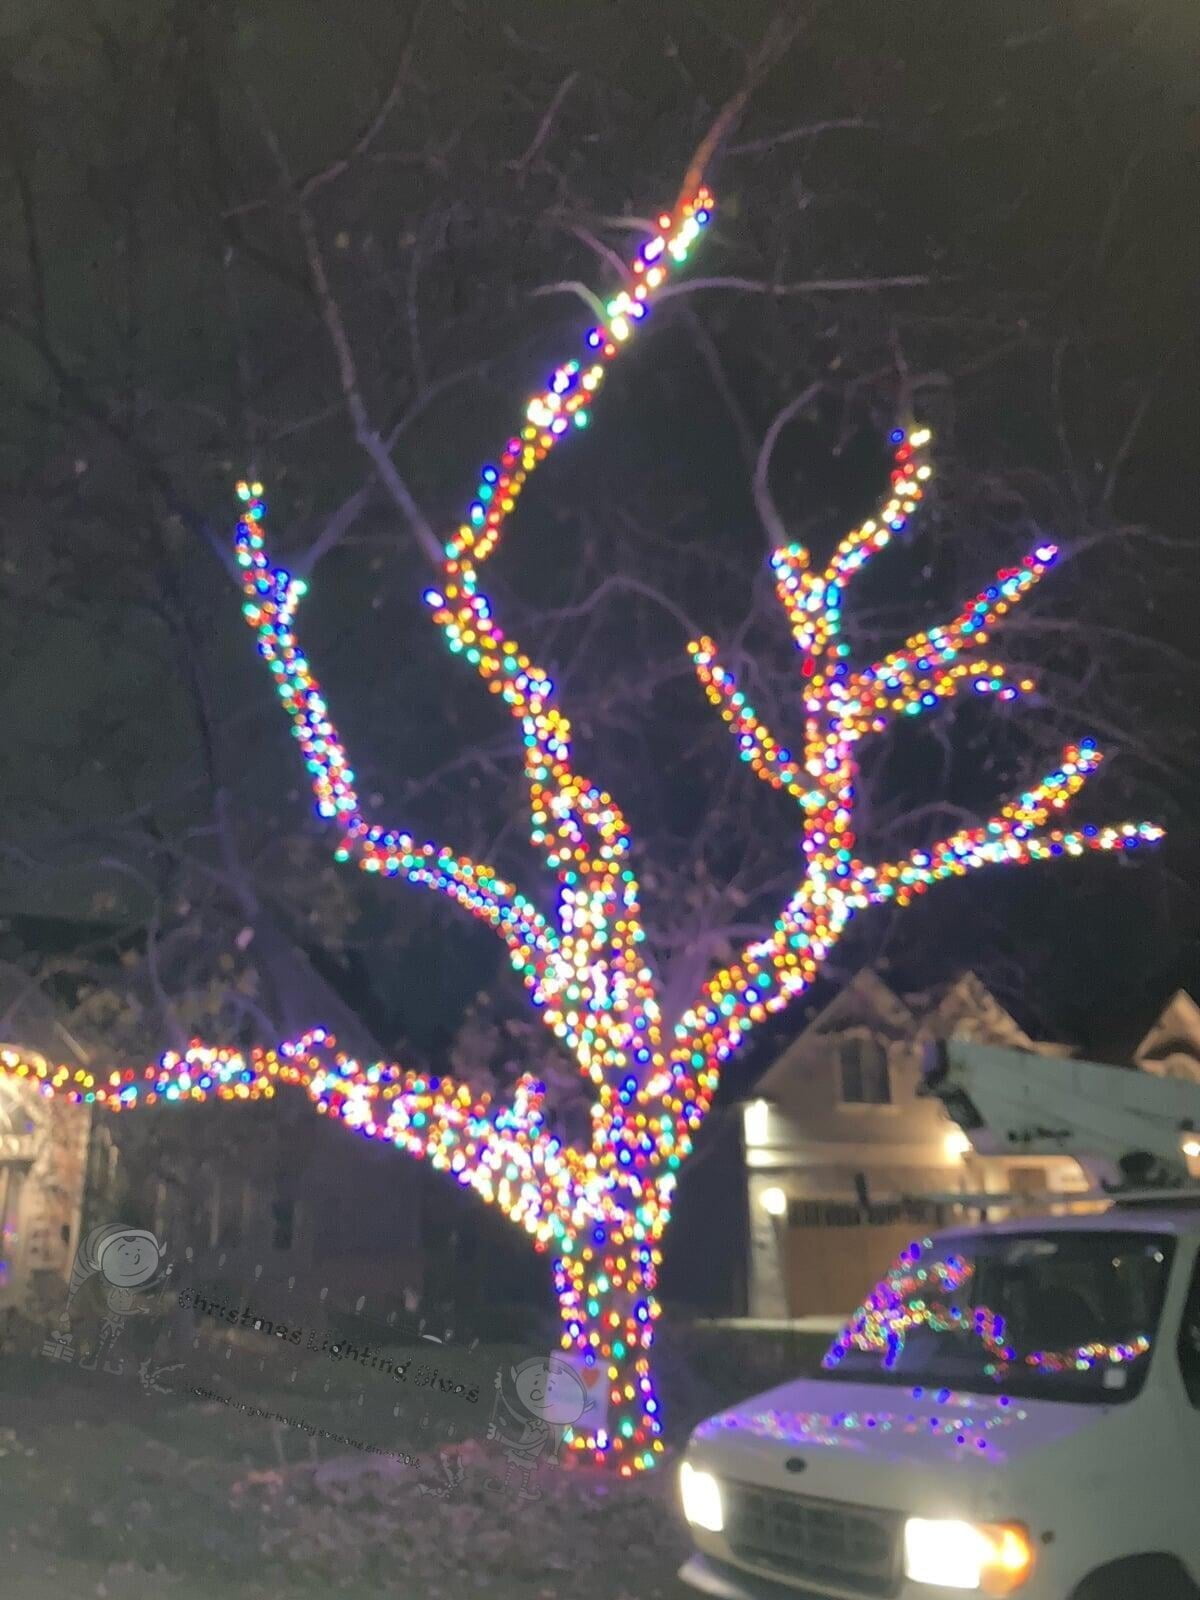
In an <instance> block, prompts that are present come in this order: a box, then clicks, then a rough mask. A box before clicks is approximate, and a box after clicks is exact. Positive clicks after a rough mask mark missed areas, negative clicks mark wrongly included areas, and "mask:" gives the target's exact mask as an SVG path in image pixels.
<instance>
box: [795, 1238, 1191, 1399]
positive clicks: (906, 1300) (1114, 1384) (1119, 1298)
mask: <svg viewBox="0 0 1200 1600" xmlns="http://www.w3.org/2000/svg"><path fill="white" fill-rule="evenodd" d="M1174 1247H1175V1246H1174V1240H1173V1239H1172V1238H1171V1237H1170V1236H1169V1235H1165V1234H1163V1235H1157V1234H1144V1233H1120V1232H1111V1233H1101V1232H1092V1231H1090V1230H1088V1231H1083V1230H1080V1231H1077V1232H1067V1231H1063V1232H1061V1233H1045V1232H1041V1233H1028V1234H1014V1233H997V1234H963V1235H960V1236H953V1235H943V1236H941V1237H939V1238H938V1239H936V1240H929V1239H926V1240H924V1241H923V1242H921V1243H920V1244H913V1245H911V1246H910V1247H909V1248H908V1249H907V1250H905V1251H904V1252H903V1253H902V1254H901V1255H900V1257H899V1259H898V1260H897V1261H896V1263H895V1265H894V1266H893V1267H892V1269H891V1271H890V1272H889V1273H888V1275H887V1277H886V1278H885V1279H884V1280H883V1282H882V1283H880V1284H878V1285H877V1286H876V1289H875V1292H874V1293H873V1294H872V1295H871V1296H870V1297H869V1298H868V1299H867V1300H866V1301H865V1302H864V1304H863V1305H862V1306H860V1307H859V1309H858V1311H857V1312H856V1313H855V1315H854V1317H853V1319H852V1320H851V1321H850V1323H849V1324H848V1325H847V1327H846V1328H845V1329H844V1330H843V1332H842V1333H841V1334H840V1335H839V1336H838V1338H837V1339H835V1340H834V1342H833V1344H832V1345H831V1346H830V1348H829V1351H828V1352H827V1354H826V1356H825V1359H824V1361H823V1363H822V1366H823V1368H824V1371H825V1373H826V1374H828V1375H830V1376H836V1377H839V1378H852V1379H853V1380H854V1381H856V1382H862V1381H864V1380H866V1381H868V1382H876V1383H892V1384H903V1385H921V1386H926V1387H941V1386H944V1387H946V1388H954V1389H966V1390H968V1391H974V1392H977V1393H986V1392H999V1393H1003V1394H1011V1395H1022V1396H1025V1397H1028V1398H1034V1397H1041V1398H1043V1399H1048V1400H1075V1401H1094V1402H1099V1403H1102V1404H1106V1405H1108V1404H1112V1403H1114V1402H1120V1401H1124V1400H1129V1399H1132V1398H1133V1396H1134V1395H1136V1394H1137V1392H1138V1390H1139V1389H1140V1388H1141V1386H1142V1384H1143V1382H1144V1381H1145V1377H1146V1372H1147V1370H1148V1368H1149V1364H1150V1358H1151V1355H1152V1352H1153V1348H1154V1341H1155V1338H1156V1335H1157V1332H1158V1322H1159V1316H1160V1313H1161V1311H1162V1303H1163V1295H1164V1293H1165V1290H1166V1283H1167V1275H1168V1273H1169V1272H1170V1269H1171V1259H1172V1255H1173V1253H1174Z"/></svg>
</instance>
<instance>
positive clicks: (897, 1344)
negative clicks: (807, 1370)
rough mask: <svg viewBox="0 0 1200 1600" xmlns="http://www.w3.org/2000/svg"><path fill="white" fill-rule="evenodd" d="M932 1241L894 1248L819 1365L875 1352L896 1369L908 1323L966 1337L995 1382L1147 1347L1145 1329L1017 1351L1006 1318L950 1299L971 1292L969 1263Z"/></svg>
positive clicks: (1115, 1360) (1083, 1367) (1116, 1362)
mask: <svg viewBox="0 0 1200 1600" xmlns="http://www.w3.org/2000/svg"><path fill="white" fill-rule="evenodd" d="M932 1246H933V1241H932V1239H923V1240H921V1242H920V1243H919V1244H918V1243H914V1244H912V1245H910V1246H909V1247H908V1249H907V1250H903V1251H901V1253H900V1256H899V1258H898V1259H897V1261H896V1263H895V1264H894V1266H892V1268H891V1269H890V1270H889V1272H888V1274H887V1277H886V1278H884V1279H883V1281H882V1282H881V1283H878V1284H877V1285H876V1286H875V1289H874V1290H873V1292H872V1293H871V1294H870V1295H868V1297H867V1299H866V1300H865V1301H864V1302H863V1304H862V1305H861V1306H860V1307H859V1309H858V1310H857V1311H856V1312H855V1314H854V1316H853V1317H852V1318H851V1319H850V1321H849V1322H848V1323H847V1324H846V1326H845V1328H844V1329H843V1330H842V1332H841V1333H839V1334H838V1336H837V1338H836V1339H835V1340H834V1341H833V1343H832V1344H831V1345H830V1347H829V1349H828V1350H827V1351H826V1353H825V1356H824V1358H823V1360H822V1363H821V1365H822V1366H823V1367H825V1368H826V1370H827V1371H832V1370H833V1369H835V1368H836V1367H838V1366H840V1365H841V1363H842V1362H843V1361H844V1360H845V1359H846V1357H847V1355H848V1354H849V1353H850V1352H851V1351H852V1350H856V1351H860V1352H862V1353H864V1354H868V1355H877V1356H878V1357H879V1358H880V1363H881V1365H882V1366H884V1367H885V1368H893V1367H895V1366H896V1364H897V1362H898V1360H899V1359H900V1356H901V1355H902V1354H903V1352H904V1345H905V1341H906V1339H907V1337H908V1335H909V1333H910V1332H912V1330H913V1329H914V1328H929V1329H930V1330H932V1331H933V1332H934V1333H965V1334H972V1335H974V1337H975V1338H977V1339H978V1340H979V1342H980V1343H981V1344H982V1346H983V1348H984V1349H985V1350H986V1351H987V1353H988V1355H989V1357H990V1358H991V1359H990V1360H989V1361H988V1362H987V1363H986V1364H985V1366H984V1371H985V1373H987V1375H988V1376H989V1377H994V1378H995V1379H996V1380H997V1382H1000V1381H1002V1380H1003V1379H1004V1378H1005V1377H1006V1376H1008V1375H1011V1373H1012V1370H1013V1368H1014V1367H1018V1368H1019V1367H1027V1368H1029V1369H1031V1370H1036V1371H1040V1372H1071V1371H1073V1372H1087V1371H1090V1370H1091V1369H1092V1368H1093V1367H1099V1366H1104V1367H1113V1366H1121V1365H1125V1364H1127V1363H1129V1362H1131V1361H1137V1360H1139V1359H1140V1358H1141V1357H1142V1356H1144V1355H1145V1354H1146V1353H1147V1351H1148V1350H1149V1349H1150V1340H1149V1338H1147V1337H1146V1336H1145V1335H1144V1334H1139V1335H1137V1337H1135V1338H1134V1339H1131V1340H1128V1341H1124V1342H1117V1343H1113V1344H1106V1343H1104V1342H1103V1341H1100V1342H1096V1343H1093V1344H1088V1345H1079V1346H1072V1347H1071V1348H1069V1349H1066V1350H1031V1351H1028V1352H1026V1353H1025V1354H1024V1355H1021V1354H1020V1353H1019V1352H1018V1351H1017V1350H1016V1349H1015V1348H1014V1347H1013V1346H1012V1345H1011V1344H1010V1343H1009V1342H1008V1340H1007V1339H1006V1338H1005V1319H1004V1318H1003V1317H1002V1316H999V1315H998V1314H997V1313H996V1312H994V1311H992V1310H990V1309H989V1308H988V1307H987V1306H974V1307H971V1308H970V1309H967V1308H965V1307H963V1306H961V1305H956V1304H955V1303H954V1300H955V1298H958V1299H961V1298H962V1296H963V1291H964V1290H967V1291H969V1289H970V1285H971V1281H972V1279H973V1278H974V1276H975V1266H974V1263H973V1262H970V1261H965V1260H963V1258H962V1257H960V1256H956V1255H953V1254H951V1255H947V1256H945V1257H942V1258H939V1257H937V1256H930V1254H929V1252H930V1250H931V1248H932Z"/></svg>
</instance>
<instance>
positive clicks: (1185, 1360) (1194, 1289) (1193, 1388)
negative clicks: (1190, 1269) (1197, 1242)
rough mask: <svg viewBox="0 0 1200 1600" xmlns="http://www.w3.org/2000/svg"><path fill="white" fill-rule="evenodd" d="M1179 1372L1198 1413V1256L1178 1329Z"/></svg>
mask: <svg viewBox="0 0 1200 1600" xmlns="http://www.w3.org/2000/svg"><path fill="white" fill-rule="evenodd" d="M1179 1370H1180V1372H1181V1373H1182V1375H1183V1386H1184V1388H1185V1389H1186V1390H1187V1397H1188V1399H1189V1400H1190V1401H1191V1402H1192V1404H1193V1406H1195V1407H1196V1409H1197V1410H1198V1411H1200V1256H1198V1257H1197V1259H1196V1270H1195V1272H1194V1274H1193V1276H1192V1286H1191V1288H1190V1289H1189V1290H1188V1297H1187V1304H1186V1305H1185V1306H1184V1308H1183V1321H1182V1322H1181V1324H1180V1327H1179Z"/></svg>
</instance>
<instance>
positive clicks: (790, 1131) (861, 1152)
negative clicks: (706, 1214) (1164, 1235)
mask: <svg viewBox="0 0 1200 1600" xmlns="http://www.w3.org/2000/svg"><path fill="white" fill-rule="evenodd" d="M952 1036H953V1037H957V1038H969V1039H975V1040H978V1041H979V1042H981V1043H986V1044H994V1045H1000V1046H1003V1047H1005V1048H1008V1049H1015V1050H1027V1051H1033V1052H1036V1053H1040V1054H1062V1053H1064V1052H1063V1050H1062V1048H1061V1047H1060V1046H1057V1045H1045V1044H1039V1043H1036V1042H1035V1041H1034V1040H1032V1039H1030V1038H1029V1037H1028V1036H1027V1035H1026V1034H1025V1033H1024V1032H1023V1031H1022V1030H1021V1028H1020V1027H1019V1026H1018V1025H1017V1023H1016V1022H1015V1021H1014V1020H1013V1018H1012V1017H1011V1016H1010V1015H1009V1014H1008V1012H1007V1011H1005V1010H1004V1008H1003V1007H1002V1006H1001V1005H1000V1004H999V1003H998V1002H997V1001H996V999H995V998H994V997H993V996H992V995H991V994H990V993H989V991H988V990H987V988H986V987H985V986H984V985H983V984H982V983H981V982H980V980H979V979H978V978H977V977H976V976H975V975H974V974H973V973H966V974H964V975H963V976H962V977H960V978H959V979H958V980H957V981H956V982H954V983H952V984H951V985H949V987H947V988H945V989H943V990H941V991H938V992H935V993H931V994H922V995H906V996H901V995H899V994H897V993H895V992H894V991H893V990H892V989H891V988H890V987H889V986H888V984H887V983H886V982H885V981H884V980H883V978H881V977H880V976H879V974H878V973H876V972H873V971H871V970H869V969H868V970H864V971H862V972H860V973H858V974H857V976H856V977H855V978H854V979H852V981H851V982H850V983H848V984H847V985H846V986H845V988H844V989H842V990H841V992H840V993H839V994H838V995H837V997H836V998H835V999H834V1000H833V1001H832V1002H831V1003H830V1004H829V1005H828V1006H826V1007H825V1009H824V1010H823V1011H821V1012H820V1013H819V1014H818V1015H817V1016H816V1017H814V1018H813V1019H812V1020H811V1021H810V1022H809V1023H808V1025H807V1027H806V1028H805V1029H804V1031H803V1033H801V1034H800V1035H799V1036H798V1037H797V1038H796V1039H795V1040H793V1042H792V1043H791V1045H789V1047H788V1048H787V1049H786V1050H785V1051H784V1052H783V1054H782V1055H781V1056H780V1057H779V1058H778V1059H777V1060H776V1061H775V1062H774V1064H773V1065H772V1066H771V1067H769V1068H768V1069H767V1071H766V1073H764V1075H763V1076H762V1077H761V1078H760V1079H759V1080H758V1082H757V1084H756V1085H755V1089H754V1098H753V1099H752V1100H750V1101H748V1102H746V1103H745V1104H744V1105H743V1106H742V1108H741V1109H742V1151H743V1161H744V1182H745V1189H746V1201H745V1204H746V1216H747V1221H748V1229H749V1261H748V1272H747V1290H746V1300H747V1306H746V1310H747V1314H748V1315H750V1316H752V1317H757V1318H768V1319H773V1318H787V1317H797V1316H808V1315H822V1316H824V1315H836V1314H840V1313H843V1312H846V1311H848V1310H850V1309H852V1308H853V1306H854V1305H856V1304H857V1302H858V1300H859V1299H860V1298H861V1295H862V1292H863V1288H864V1286H865V1285H866V1284H867V1283H869V1282H874V1281H875V1280H876V1279H877V1278H878V1277H880V1276H881V1275H882V1273H883V1272H884V1270H885V1269H886V1267H887V1266H888V1264H889V1262H890V1261H891V1260H892V1259H893V1258H894V1257H895V1255H896V1254H897V1253H898V1251H899V1250H900V1249H901V1248H903V1246H904V1245H906V1244H907V1243H909V1241H910V1240H911V1239H912V1237H913V1232H914V1228H918V1229H919V1228H920V1227H923V1226H932V1225H936V1224H937V1223H938V1222H939V1221H941V1220H942V1219H943V1217H948V1216H949V1215H951V1214H953V1212H954V1210H955V1208H954V1207H953V1205H952V1202H950V1201H948V1200H946V1201H940V1202H939V1201H937V1200H932V1199H922V1198H920V1197H929V1196H952V1195H954V1194H956V1193H957V1194H980V1193H994V1194H1006V1193H1010V1192H1021V1193H1029V1194H1039V1193H1046V1194H1052V1193H1061V1192H1066V1191H1070V1190H1072V1189H1074V1190H1078V1189H1082V1188H1084V1187H1086V1184H1085V1182H1084V1179H1083V1175H1082V1173H1081V1172H1080V1170H1079V1168H1078V1166H1077V1165H1076V1163H1075V1162H1074V1161H1071V1160H1069V1159H1065V1158H1037V1157H1029V1156H1019V1157H1016V1158H1008V1157H982V1156H978V1155H976V1154H975V1153H974V1151H972V1149H971V1146H970V1143H969V1141H968V1140H967V1138H966V1136H965V1135H964V1134H963V1133H962V1132H961V1130H960V1129H959V1128H958V1127H957V1126H956V1124H955V1123H953V1122H952V1121H951V1120H950V1118H949V1117H948V1115H947V1113H946V1112H945V1110H944V1109H943V1107H942V1105H941V1103H940V1102H939V1101H938V1100H935V1099H923V1098H918V1096H917V1087H918V1085H919V1083H920V1081H921V1076H922V1069H921V1058H922V1052H923V1047H924V1046H925V1045H926V1043H927V1042H929V1041H932V1040H937V1039H947V1038H950V1037H952Z"/></svg>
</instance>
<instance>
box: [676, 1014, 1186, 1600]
mask: <svg viewBox="0 0 1200 1600" xmlns="http://www.w3.org/2000/svg"><path fill="white" fill-rule="evenodd" d="M923 1092H925V1093H929V1094H935V1095H937V1096H939V1097H940V1098H941V1099H942V1101H943V1103H944V1104H945V1105H946V1107H947V1109H948V1110H949V1112H950V1114H951V1115H952V1116H953V1117H954V1118H955V1119H956V1120H957V1121H958V1122H959V1123H960V1125H961V1126H962V1127H963V1128H964V1129H965V1130H966V1132H967V1133H968V1134H969V1135H970V1137H971V1139H972V1142H973V1144H974V1145H975V1147H976V1149H978V1150H980V1151H981V1152H983V1153H992V1152H996V1151H999V1150H1009V1151H1011V1150H1014V1149H1020V1150H1023V1151H1026V1152H1028V1153H1030V1154H1039V1155H1041V1154H1045V1155H1061V1154H1067V1155H1071V1156H1073V1157H1074V1158H1075V1159H1076V1160H1077V1161H1078V1162H1079V1163H1080V1165H1081V1166H1082V1167H1083V1168H1084V1170H1085V1172H1086V1173H1088V1175H1089V1177H1090V1178H1091V1179H1092V1180H1093V1181H1094V1182H1095V1183H1097V1185H1098V1189H1097V1191H1096V1193H1095V1198H1098V1199H1101V1200H1104V1199H1108V1198H1110V1197H1111V1203H1110V1204H1108V1206H1107V1208H1106V1209H1104V1210H1103V1211H1093V1213H1092V1214H1088V1215H1073V1216H1058V1217H1049V1218H1040V1219H1037V1220H1020V1219H1017V1218H1010V1219H1008V1220H1005V1221H1003V1222H999V1223H982V1224H979V1225H975V1226H971V1225H964V1226H962V1227H958V1228H954V1229H951V1230H948V1231H947V1232H945V1233H942V1234H939V1235H937V1236H936V1237H934V1238H932V1239H925V1240H916V1241H914V1243H913V1245H912V1246H911V1247H910V1248H909V1249H908V1250H907V1251H905V1252H904V1254H903V1255H902V1256H901V1258H900V1259H899V1260H898V1261H897V1263H896V1265H895V1266H894V1267H893V1268H892V1270H891V1271H890V1272H889V1274H888V1276H887V1278H886V1279H885V1280H884V1281H883V1282H882V1283H881V1284H879V1285H878V1286H877V1287H876V1289H875V1291H874V1292H873V1293H872V1294H871V1295H870V1296H869V1297H868V1299H867V1300H866V1301H865V1302H864V1304H863V1306H862V1307H861V1308H860V1309H859V1311H858V1313H856V1315H855V1316H854V1318H853V1319H852V1320H851V1322H850V1323H849V1325H848V1326H847V1328H846V1329H845V1330H844V1332H843V1333H842V1334H841V1335H839V1337H838V1338H837V1339H836V1340H835V1341H834V1343H833V1345H832V1346H831V1347H830V1350H829V1352H828V1353H827V1355H826V1356H825V1359H824V1362H823V1366H822V1371H821V1373H820V1375H819V1376H816V1377H811V1378H803V1379H798V1380H796V1381H795V1382H791V1383H786V1384H783V1385H781V1386H780V1387H779V1388H776V1389H772V1390H770V1391H769V1392H768V1393H766V1394H761V1395H757V1396H755V1397H754V1398H752V1399H750V1400H747V1401H745V1402H743V1403H742V1404H740V1405H738V1406H736V1407H734V1408H732V1409H731V1410H728V1411H725V1412H723V1413H721V1414H720V1415H718V1416H715V1417H712V1418H710V1419H709V1420H708V1421H706V1422H704V1423H702V1424H701V1425H700V1426H699V1427H698V1428H697V1429H696V1430H695V1431H694V1432H693V1434H692V1436H691V1439H690V1440H689V1443H688V1446H687V1449H686V1452H685V1456H684V1459H683V1462H682V1464H681V1467H680V1492H681V1500H682V1506H683V1511H684V1515H685V1517H686V1519H687V1522H688V1524H689V1526H690V1530H691V1533H692V1536H693V1540H694V1543H695V1545H696V1552H695V1554H694V1555H693V1556H692V1557H691V1558H690V1559H689V1560H688V1561H687V1562H686V1563H685V1565H684V1566H683V1567H682V1568H681V1570H680V1577H681V1578H682V1579H683V1580H684V1582H685V1583H687V1584H688V1585H690V1586H691V1588H692V1589H694V1590H697V1591H699V1592H700V1593H701V1594H706V1595H710V1596H714V1597H718V1600H956V1597H967V1596H995V1595H1015V1596H1018V1597H1019V1600H1200V1184H1197V1183H1196V1182H1195V1181H1194V1179H1193V1172H1194V1171H1196V1170H1197V1161H1198V1160H1200V1136H1197V1135H1196V1130H1197V1129H1198V1128H1200V1085H1197V1084H1194V1083H1190V1082H1185V1081H1182V1080H1178V1079H1168V1078H1160V1077H1155V1076H1152V1075H1150V1074H1147V1073H1140V1072H1132V1071H1125V1070H1122V1069H1120V1068H1116V1067H1103V1066H1099V1065H1096V1064H1094V1063H1090V1062H1067V1061H1055V1060H1051V1059H1047V1058H1045V1057H1034V1056H1026V1055H1023V1054H1020V1053H1019V1052H1015V1051H1004V1050H994V1049H991V1048H989V1047H984V1046H978V1045H972V1044H966V1043H960V1042H958V1041H952V1042H951V1043H950V1044H949V1045H943V1046H940V1047H938V1053H937V1055H936V1057H935V1058H934V1059H933V1060H931V1061H930V1062H929V1063H928V1065H927V1068H926V1080H925V1084H924V1086H923ZM1135 1184H1136V1185H1142V1186H1143V1187H1142V1188H1141V1189H1135V1188H1134V1187H1133V1186H1134V1185H1135ZM1146 1185H1154V1186H1155V1187H1154V1188H1153V1189H1147V1188H1146V1187H1145V1186H1146ZM985 1198H986V1200H987V1201H990V1202H991V1203H993V1204H994V1203H995V1202H996V1201H997V1200H998V1199H1001V1198H1002V1197H997V1196H994V1195H993V1196H988V1197H983V1196H980V1197H978V1201H979V1204H980V1205H982V1204H983V1202H984V1200H985Z"/></svg>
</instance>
